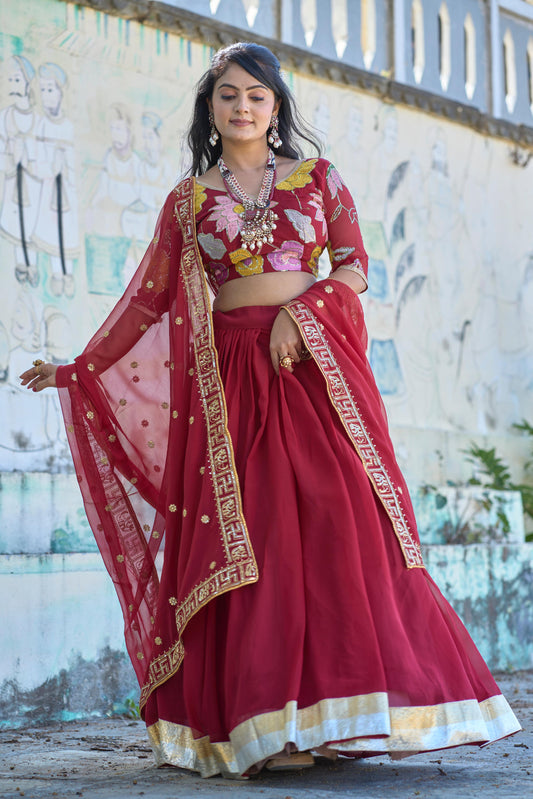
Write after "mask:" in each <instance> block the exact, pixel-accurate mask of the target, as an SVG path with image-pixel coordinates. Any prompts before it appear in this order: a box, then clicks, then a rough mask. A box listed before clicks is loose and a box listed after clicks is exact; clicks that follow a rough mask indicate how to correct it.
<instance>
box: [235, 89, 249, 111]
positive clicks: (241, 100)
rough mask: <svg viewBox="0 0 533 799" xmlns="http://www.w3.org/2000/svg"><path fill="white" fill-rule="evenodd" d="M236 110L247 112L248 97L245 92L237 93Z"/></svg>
mask: <svg viewBox="0 0 533 799" xmlns="http://www.w3.org/2000/svg"><path fill="white" fill-rule="evenodd" d="M235 110H236V111H238V112H239V114H245V113H246V112H247V111H248V98H247V96H246V95H245V94H240V95H237V97H236V100H235Z"/></svg>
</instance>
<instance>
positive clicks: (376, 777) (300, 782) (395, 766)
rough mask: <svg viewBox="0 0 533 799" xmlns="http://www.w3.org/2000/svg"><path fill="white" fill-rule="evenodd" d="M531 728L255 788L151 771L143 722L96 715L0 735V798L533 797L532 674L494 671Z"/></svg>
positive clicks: (345, 764)
mask: <svg viewBox="0 0 533 799" xmlns="http://www.w3.org/2000/svg"><path fill="white" fill-rule="evenodd" d="M497 679H498V682H499V684H500V686H501V688H502V691H503V692H504V693H505V695H506V696H507V698H508V700H509V701H510V703H511V705H512V706H513V708H514V710H515V712H516V714H517V715H518V717H519V719H520V722H521V724H522V726H523V727H524V731H523V732H521V733H518V734H517V735H515V736H513V737H512V738H508V739H506V740H505V741H499V742H498V743H495V744H493V745H491V746H489V747H486V748H485V749H481V750H479V749H477V748H474V747H460V748H458V749H451V750H448V751H446V752H438V753H432V754H427V755H417V756H415V757H411V758H407V759H406V760H401V761H391V760H389V759H388V758H384V757H378V758H372V759H369V760H358V761H351V760H346V759H342V760H337V761H335V762H333V763H330V762H328V761H319V762H318V763H317V764H316V765H315V766H314V767H313V768H312V769H307V770H304V771H299V772H291V773H280V772H276V773H273V772H265V773H262V774H261V775H260V776H259V777H258V778H257V779H254V780H250V781H248V782H234V781H229V780H223V779H221V778H218V777H213V778H211V779H208V780H203V779H201V778H200V777H197V776H195V775H193V774H191V773H190V772H187V771H183V770H181V769H172V768H163V769H156V768H155V767H154V766H153V761H152V755H151V751H150V747H149V746H148V743H147V739H146V734H145V730H144V725H143V724H142V722H135V721H131V720H127V719H95V720H91V721H84V722H79V721H77V722H68V723H62V724H55V725H51V726H49V727H41V728H35V729H23V730H20V729H19V730H4V731H3V732H2V733H1V734H0V799H19V797H25V799H51V798H52V797H55V798H56V799H71V797H72V799H74V797H78V796H81V797H84V799H137V797H144V799H190V798H191V799H192V798H193V799H203V798H204V797H205V798H206V799H218V797H220V798H221V799H222V798H225V799H304V797H305V799H348V797H350V799H352V797H356V798H357V799H443V798H444V797H446V799H463V797H466V799H478V798H479V799H493V797H494V799H496V797H498V799H533V671H530V672H515V673H513V674H500V675H497Z"/></svg>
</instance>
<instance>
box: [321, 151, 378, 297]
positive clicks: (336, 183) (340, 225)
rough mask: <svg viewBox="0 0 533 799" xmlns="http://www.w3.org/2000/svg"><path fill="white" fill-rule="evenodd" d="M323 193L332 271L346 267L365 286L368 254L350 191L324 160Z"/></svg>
mask: <svg viewBox="0 0 533 799" xmlns="http://www.w3.org/2000/svg"><path fill="white" fill-rule="evenodd" d="M324 164H325V170H324V172H325V174H324V185H323V187H322V197H323V202H324V215H325V218H326V224H327V228H328V241H327V245H326V246H327V248H328V252H329V259H330V263H331V271H332V272H335V271H336V270H337V269H339V268H341V267H342V268H343V269H349V270H350V271H351V272H356V273H357V274H358V275H361V277H362V278H363V280H364V281H365V283H366V285H367V286H368V279H367V274H368V256H367V254H366V252H365V248H364V245H363V238H362V236H361V230H360V228H359V221H358V217H357V210H356V208H355V203H354V201H353V198H352V195H351V194H350V192H349V190H348V188H347V187H346V185H345V184H344V182H343V180H342V178H341V176H340V175H339V173H338V172H337V170H336V168H335V167H334V166H333V164H330V163H329V162H327V161H325V162H324Z"/></svg>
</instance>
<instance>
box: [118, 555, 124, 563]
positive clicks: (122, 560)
mask: <svg viewBox="0 0 533 799" xmlns="http://www.w3.org/2000/svg"><path fill="white" fill-rule="evenodd" d="M117 560H118V562H119V563H124V555H117Z"/></svg>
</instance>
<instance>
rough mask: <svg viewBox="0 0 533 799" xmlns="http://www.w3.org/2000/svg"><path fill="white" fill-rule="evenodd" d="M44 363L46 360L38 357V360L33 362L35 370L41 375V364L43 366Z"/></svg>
mask: <svg viewBox="0 0 533 799" xmlns="http://www.w3.org/2000/svg"><path fill="white" fill-rule="evenodd" d="M43 364H44V361H42V360H41V359H40V358H37V359H36V360H35V361H34V362H33V365H34V367H35V371H36V373H37V374H38V375H40V374H41V366H42V365H43Z"/></svg>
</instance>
